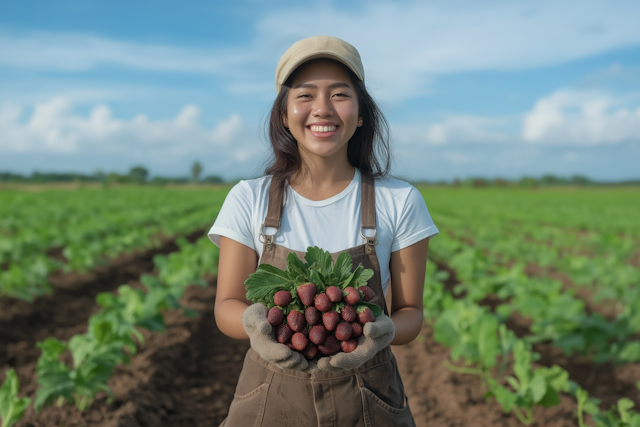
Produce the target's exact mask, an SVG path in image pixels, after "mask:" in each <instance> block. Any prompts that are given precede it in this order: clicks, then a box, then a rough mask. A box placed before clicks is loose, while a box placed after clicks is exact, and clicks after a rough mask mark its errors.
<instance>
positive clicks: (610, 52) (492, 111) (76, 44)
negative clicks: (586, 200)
mask: <svg viewBox="0 0 640 427" xmlns="http://www.w3.org/2000/svg"><path fill="white" fill-rule="evenodd" d="M226 3H227V2H214V1H182V2H176V1H171V2H170V1H159V0H156V1H153V2H151V1H135V2H134V1H127V2H124V1H110V2H97V1H86V0H82V1H81V0H73V1H72V0H57V1H56V2H50V1H29V0H22V1H10V0H5V1H3V2H0V170H3V171H13V172H20V173H30V172H32V171H34V170H40V171H78V172H85V173H92V172H94V171H95V170H96V169H101V170H103V171H105V172H110V171H119V172H125V171H127V170H128V169H129V168H130V167H132V166H133V165H136V164H143V165H145V166H146V167H147V168H148V169H149V170H150V171H151V173H152V175H155V174H160V175H173V176H178V175H185V174H187V173H188V170H189V168H190V165H191V164H192V163H193V162H194V161H195V160H198V161H200V162H201V163H202V164H203V166H204V174H205V175H206V174H218V175H221V176H223V177H224V178H226V179H237V178H250V177H256V176H261V175H262V174H263V169H262V168H261V167H263V165H264V162H265V160H266V159H267V158H268V154H269V150H270V146H269V145H268V141H267V140H266V139H265V138H264V132H263V130H264V127H263V124H264V120H265V119H266V117H267V116H266V114H267V112H268V111H269V108H270V106H271V103H272V102H273V99H274V98H275V95H276V94H275V83H274V74H275V67H276V64H277V62H278V60H279V58H280V56H281V55H282V53H284V51H285V50H286V49H287V48H288V47H289V46H290V45H291V44H293V43H294V42H295V41H297V40H300V39H302V38H305V37H309V36H313V35H317V34H328V35H333V36H337V37H340V38H343V39H344V40H346V41H348V42H349V43H351V44H353V45H354V46H355V47H356V48H357V49H358V50H359V52H360V54H361V57H362V60H363V64H364V67H365V81H366V84H367V86H368V88H369V90H370V91H371V93H372V94H373V95H374V97H375V98H376V100H377V101H378V102H379V104H380V106H381V107H382V109H383V111H384V113H385V115H386V117H387V119H388V120H389V122H390V125H391V136H392V140H391V144H392V153H393V156H394V163H393V169H392V173H393V174H394V175H396V176H399V177H404V178H406V179H411V180H419V179H427V180H435V179H453V178H456V177H458V178H465V177H470V176H485V177H498V176H501V177H506V178H515V177H520V176H522V175H533V176H540V175H542V174H545V173H553V174H557V175H562V176H570V175H572V174H585V175H587V176H590V177H592V178H595V179H600V180H620V179H632V178H636V179H637V178H639V177H640V168H639V167H638V164H640V30H639V29H638V25H637V17H638V16H640V2H638V1H589V0H581V1H563V2H557V1H555V2H554V1H524V0H522V1H491V0H488V1H482V2H477V1H438V2H428V1H420V2H375V1H373V2H371V1H369V2H364V1H352V2H336V1H323V2H313V3H312V2H289V1H269V2H265V1H262V2H259V1H236V2H233V3H232V4H226ZM345 4H347V5H346V6H345Z"/></svg>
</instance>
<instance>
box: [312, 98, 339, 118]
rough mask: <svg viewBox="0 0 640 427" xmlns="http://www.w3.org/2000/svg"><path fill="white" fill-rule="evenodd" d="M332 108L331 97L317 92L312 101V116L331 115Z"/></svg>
mask: <svg viewBox="0 0 640 427" xmlns="http://www.w3.org/2000/svg"><path fill="white" fill-rule="evenodd" d="M333 113H334V109H333V103H332V102H331V98H330V97H329V96H326V95H324V94H319V95H318V96H317V97H316V99H315V100H314V102H313V109H312V114H313V116H314V117H327V116H333Z"/></svg>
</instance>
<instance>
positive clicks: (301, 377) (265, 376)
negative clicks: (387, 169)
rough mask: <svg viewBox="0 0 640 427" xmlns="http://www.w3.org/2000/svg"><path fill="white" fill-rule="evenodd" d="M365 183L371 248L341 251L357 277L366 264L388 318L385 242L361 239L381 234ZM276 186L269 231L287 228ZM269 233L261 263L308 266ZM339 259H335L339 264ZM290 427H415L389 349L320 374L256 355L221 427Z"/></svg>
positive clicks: (250, 354) (369, 183) (248, 360)
mask: <svg viewBox="0 0 640 427" xmlns="http://www.w3.org/2000/svg"><path fill="white" fill-rule="evenodd" d="M361 177H362V197H361V211H362V227H361V230H360V235H361V236H362V237H363V238H364V239H365V240H366V243H364V244H362V245H360V246H354V247H352V248H349V249H345V250H343V251H340V252H347V253H349V255H350V256H351V259H352V260H353V264H352V265H353V268H352V271H353V270H355V268H356V267H357V266H358V265H359V264H360V263H362V265H363V267H364V268H369V269H372V270H373V271H374V275H373V277H372V278H371V279H370V280H369V287H370V288H372V289H373V290H374V292H375V293H376V297H375V298H373V299H372V300H371V301H370V302H373V303H376V304H378V305H379V306H380V307H381V308H382V309H383V310H384V313H385V314H386V315H388V312H387V307H386V303H385V299H384V294H383V292H382V283H381V277H380V264H379V262H378V257H377V255H376V250H375V245H376V244H377V243H378V242H377V239H376V238H375V236H374V237H365V236H364V235H363V234H362V228H372V229H374V230H375V229H376V208H375V189H374V181H373V180H372V179H371V178H368V177H365V175H364V174H361ZM274 187H275V186H271V187H270V188H269V208H268V211H267V217H266V219H265V221H264V224H263V227H273V228H279V227H280V219H281V214H282V200H283V198H282V196H283V189H282V188H274ZM262 231H263V228H261V230H260V234H261V237H264V252H263V254H262V257H261V259H260V262H259V264H270V265H273V266H275V267H278V268H279V269H281V270H285V269H286V267H287V262H286V258H287V255H288V254H289V253H290V252H294V253H295V254H296V255H298V258H300V260H301V261H303V262H306V260H305V259H304V254H305V252H301V251H294V250H291V249H288V248H285V247H283V246H280V245H278V244H276V243H275V242H274V235H264V234H263V233H262ZM327 232H329V233H330V232H331V230H327ZM376 234H377V231H376ZM261 241H262V240H261ZM340 252H336V253H332V254H331V259H332V261H333V262H335V261H336V259H337V257H338V255H339V254H340ZM285 426H296V427H356V426H357V427H373V426H414V427H415V422H414V420H413V416H412V414H411V410H410V409H409V402H408V398H407V396H406V395H405V393H404V386H403V384H402V380H401V379H400V374H399V372H398V367H397V364H396V359H395V357H394V355H393V353H392V352H391V348H390V346H387V347H385V348H384V349H382V350H380V351H379V352H378V353H377V354H376V355H375V356H374V357H373V358H372V359H371V360H369V361H368V362H366V363H364V364H363V365H362V366H360V367H359V368H356V369H350V370H346V371H342V372H339V373H335V372H320V373H315V374H309V373H307V372H303V371H298V370H294V369H284V368H280V367H279V366H277V365H275V364H273V363H271V362H268V361H266V360H264V359H263V358H261V357H260V356H259V355H258V353H256V352H255V351H254V350H253V349H251V348H250V349H249V351H247V354H246V356H245V359H244V365H243V368H242V372H241V373H240V378H239V379H238V385H237V387H236V392H235V395H234V398H233V401H232V402H231V406H230V407H229V415H228V416H227V418H225V420H224V421H223V422H222V424H220V427H285Z"/></svg>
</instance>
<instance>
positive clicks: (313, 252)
mask: <svg viewBox="0 0 640 427" xmlns="http://www.w3.org/2000/svg"><path fill="white" fill-rule="evenodd" d="M304 259H306V260H307V262H308V263H309V265H312V264H314V263H315V264H317V268H318V270H320V272H321V273H326V274H329V273H331V254H330V253H329V252H327V251H323V250H322V249H320V248H319V247H317V246H314V247H311V246H309V247H308V248H307V253H306V254H305V256H304Z"/></svg>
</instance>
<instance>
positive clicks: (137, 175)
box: [129, 166, 149, 183]
mask: <svg viewBox="0 0 640 427" xmlns="http://www.w3.org/2000/svg"><path fill="white" fill-rule="evenodd" d="M147 175H149V171H148V170H147V169H145V168H144V167H142V166H134V167H132V168H131V170H130V171H129V177H131V180H132V181H133V182H136V183H143V182H145V181H146V180H147Z"/></svg>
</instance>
